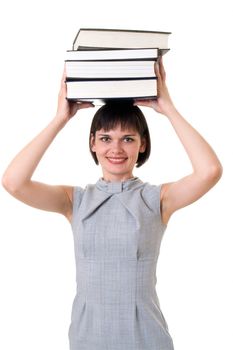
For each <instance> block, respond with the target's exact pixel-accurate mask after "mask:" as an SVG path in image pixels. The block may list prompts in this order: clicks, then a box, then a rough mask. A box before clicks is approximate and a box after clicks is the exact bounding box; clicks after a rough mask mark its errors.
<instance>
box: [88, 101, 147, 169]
mask: <svg viewBox="0 0 233 350" xmlns="http://www.w3.org/2000/svg"><path fill="white" fill-rule="evenodd" d="M119 124H120V125H121V128H122V130H124V129H127V128H128V129H132V130H134V131H137V132H138V133H139V135H140V136H141V139H142V138H145V140H146V149H145V151H144V152H143V153H140V152H139V153H138V159H137V162H136V167H137V168H139V167H140V166H141V165H142V164H144V163H145V162H146V161H147V159H148V158H149V156H150V151H151V141H150V133H149V128H148V125H147V122H146V118H145V116H144V114H143V113H142V111H141V109H140V108H139V107H138V106H134V105H133V102H132V101H110V102H107V103H106V104H105V105H103V106H102V107H100V108H99V109H98V111H97V112H96V113H95V115H94V117H93V119H92V124H91V128H90V134H89V149H90V152H91V154H92V157H93V158H94V161H95V163H96V164H97V165H98V164H99V162H98V159H97V157H96V153H95V152H93V151H92V149H91V136H92V135H93V136H94V137H95V133H96V131H98V130H100V129H102V128H103V129H104V131H109V130H111V129H114V128H115V127H117V126H118V125H119Z"/></svg>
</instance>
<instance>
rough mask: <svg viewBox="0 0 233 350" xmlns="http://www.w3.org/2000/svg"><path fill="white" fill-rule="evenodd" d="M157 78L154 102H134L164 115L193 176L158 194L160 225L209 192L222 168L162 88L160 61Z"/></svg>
mask: <svg viewBox="0 0 233 350" xmlns="http://www.w3.org/2000/svg"><path fill="white" fill-rule="evenodd" d="M155 73H156V75H157V77H158V99H157V100H150V101H146V100H145V101H136V100H135V104H137V105H141V106H147V107H151V108H153V109H154V110H155V111H156V112H158V113H161V114H163V115H165V116H166V117H167V118H168V120H169V121H170V123H171V124H172V126H173V128H174V130H175V132H176V134H177V136H178V137H179V139H180V141H181V143H182V145H183V146H184V149H185V151H186V152H187V155H188V157H189V159H190V161H191V164H192V168H193V172H192V173H191V174H188V175H187V176H185V177H183V178H181V179H180V180H178V181H176V182H171V183H166V184H163V186H162V191H161V211H162V217H163V221H164V223H167V222H168V220H169V218H170V216H171V215H172V213H174V212H175V211H176V210H177V209H180V208H182V207H185V206H187V205H189V204H191V203H193V202H194V201H196V200H197V199H199V198H200V197H202V196H203V195H204V194H205V193H206V192H207V191H209V190H210V189H211V188H212V187H213V186H214V185H215V184H216V183H217V182H218V180H219V179H220V178H221V175H222V165H221V163H220V161H219V159H218V158H217V155H216V154H215V152H214V150H213V149H212V148H211V146H210V145H209V144H208V143H207V141H206V140H205V139H204V138H203V137H202V136H201V135H200V134H199V132H198V131H197V130H195V129H194V128H193V127H192V126H191V125H190V124H189V123H188V122H187V121H186V120H185V119H184V118H183V117H182V116H181V114H180V113H179V112H178V111H177V109H176V108H175V106H174V104H173V102H172V100H171V97H170V95H169V92H168V89H167V86H166V81H165V80H166V73H165V70H164V66H163V62H162V59H161V60H160V61H159V64H155Z"/></svg>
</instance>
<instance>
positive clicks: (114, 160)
mask: <svg viewBox="0 0 233 350" xmlns="http://www.w3.org/2000/svg"><path fill="white" fill-rule="evenodd" d="M107 159H108V160H109V162H110V163H112V164H122V163H124V162H125V161H126V160H127V158H111V157H107Z"/></svg>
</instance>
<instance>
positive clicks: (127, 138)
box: [124, 137, 134, 142]
mask: <svg viewBox="0 0 233 350" xmlns="http://www.w3.org/2000/svg"><path fill="white" fill-rule="evenodd" d="M124 140H125V141H126V142H132V141H134V139H132V137H125V138H124Z"/></svg>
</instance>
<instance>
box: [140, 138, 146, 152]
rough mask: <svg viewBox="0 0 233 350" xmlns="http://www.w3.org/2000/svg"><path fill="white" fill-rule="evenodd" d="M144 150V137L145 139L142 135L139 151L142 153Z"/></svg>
mask: <svg viewBox="0 0 233 350" xmlns="http://www.w3.org/2000/svg"><path fill="white" fill-rule="evenodd" d="M145 150H146V139H145V137H143V138H142V140H141V146H140V148H139V153H144V152H145Z"/></svg>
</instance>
